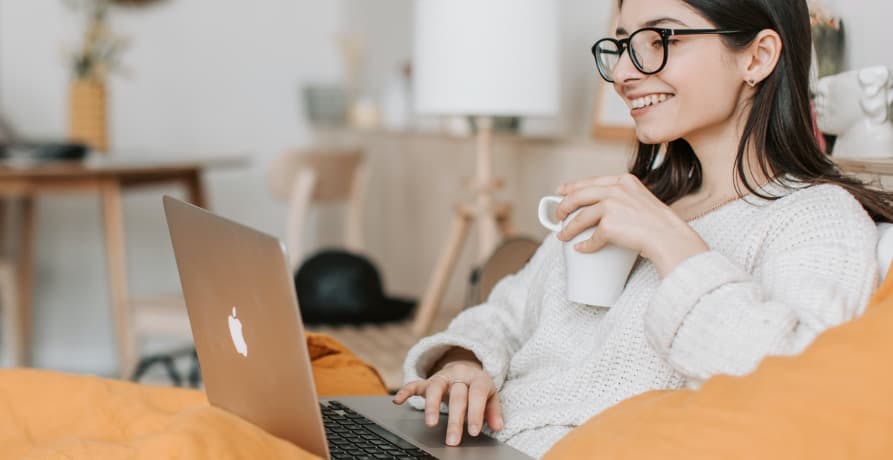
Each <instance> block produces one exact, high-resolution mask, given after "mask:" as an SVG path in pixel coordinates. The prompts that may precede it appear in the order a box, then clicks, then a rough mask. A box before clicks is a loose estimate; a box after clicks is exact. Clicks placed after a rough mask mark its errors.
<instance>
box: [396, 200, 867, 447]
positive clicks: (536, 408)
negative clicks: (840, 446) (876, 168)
mask: <svg viewBox="0 0 893 460" xmlns="http://www.w3.org/2000/svg"><path fill="white" fill-rule="evenodd" d="M763 192H764V194H766V192H769V194H772V195H775V196H783V197H782V198H780V199H779V200H776V201H770V200H763V199H760V198H758V197H755V196H752V195H750V196H747V197H745V198H742V199H739V200H737V201H733V202H732V203H730V204H727V205H725V206H723V207H721V208H719V209H717V210H715V211H713V212H711V213H709V214H707V215H705V216H702V217H701V218H698V219H695V220H693V221H692V222H690V225H691V226H692V228H693V229H694V230H695V231H696V232H698V234H699V235H700V236H701V237H702V238H703V239H704V241H705V242H706V243H707V245H708V246H709V247H710V248H711V250H710V251H709V252H706V253H701V254H698V255H695V256H693V257H691V258H689V259H687V260H685V261H684V262H682V263H681V264H680V265H679V266H677V267H676V268H675V269H674V270H673V271H672V272H670V273H669V274H668V275H667V276H666V277H665V278H664V279H661V278H660V277H659V276H658V274H657V271H656V270H655V267H654V265H653V264H652V263H651V262H650V261H648V260H646V259H642V258H639V260H638V261H637V262H636V265H635V267H634V268H633V271H632V273H631V274H630V277H629V279H628V280H627V283H626V287H625V288H624V291H623V293H622V294H621V296H620V299H619V300H618V301H617V303H616V305H615V306H614V307H613V308H610V309H606V308H598V307H590V306H586V305H581V304H576V303H573V302H570V301H568V300H567V298H566V296H565V275H564V262H563V255H562V250H561V244H562V243H561V242H560V241H558V239H557V238H556V237H555V235H554V234H553V235H550V236H549V237H548V238H546V240H545V242H544V243H543V245H542V246H541V247H540V249H539V250H538V251H537V253H536V254H535V255H534V257H533V258H532V259H531V261H530V262H529V263H528V264H527V265H526V266H525V267H524V268H523V269H522V270H521V271H520V272H518V273H517V274H515V275H512V276H509V277H507V278H505V279H503V280H502V281H500V282H499V284H497V286H496V287H495V288H494V289H493V292H492V294H491V295H490V297H489V299H488V300H487V302H486V303H484V304H482V305H479V306H476V307H473V308H469V309H467V310H465V311H464V312H463V313H462V314H460V315H459V316H458V317H456V318H455V319H454V320H453V321H452V323H451V324H450V325H449V327H448V328H447V330H445V331H444V332H440V333H438V334H435V335H433V336H430V337H426V338H424V339H422V340H421V341H420V342H419V343H418V344H416V345H415V346H414V347H413V348H412V349H411V350H410V351H409V354H408V356H407V358H406V362H405V364H404V372H405V380H406V381H407V382H409V381H413V380H417V379H420V378H424V377H425V376H427V372H428V371H429V370H430V369H431V367H432V365H433V364H434V363H435V362H436V361H437V360H438V359H439V358H440V357H441V356H442V354H443V353H444V352H445V351H446V350H448V349H449V348H450V347H454V346H458V347H463V348H466V349H468V350H471V351H473V352H474V353H475V355H476V356H477V358H478V359H479V360H480V361H481V362H482V363H483V366H484V369H485V370H486V371H487V372H488V373H489V374H490V375H491V376H492V377H493V379H494V381H495V383H496V386H497V388H498V389H499V393H500V398H501V402H502V407H503V414H504V418H505V427H504V429H503V430H502V431H500V432H498V433H492V432H490V431H487V433H488V434H491V435H492V436H494V437H496V438H497V439H500V440H502V441H506V442H508V444H510V445H512V446H514V447H516V448H518V449H520V450H522V451H524V452H526V453H527V454H529V455H532V456H535V457H540V456H541V455H542V454H544V453H545V452H546V451H547V450H548V449H549V447H551V446H552V445H553V444H554V443H555V442H556V441H557V440H558V439H559V438H561V437H562V436H564V435H565V434H566V433H567V432H569V431H570V430H571V429H573V428H574V427H576V426H578V425H580V424H582V423H584V422H585V421H586V420H588V419H589V418H591V417H592V416H594V415H596V414H598V413H600V412H602V411H603V410H605V409H606V408H608V407H611V406H613V405H614V404H617V403H618V402H620V401H621V400H624V399H627V398H630V397H632V396H635V395H637V394H640V393H643V392H646V391H649V390H655V389H676V388H683V387H686V386H688V387H698V386H699V385H700V384H701V383H702V382H703V381H704V380H706V379H708V378H709V377H711V376H713V375H716V374H734V375H742V374H746V373H748V372H750V371H752V370H753V369H754V368H755V367H756V365H757V364H758V363H759V362H760V360H761V359H763V358H764V357H765V356H767V355H790V354H796V353H798V352H800V351H801V350H803V349H804V348H805V347H806V346H807V345H808V344H809V343H810V342H811V341H812V340H813V339H814V338H815V337H816V335H818V334H819V333H820V332H821V331H823V330H825V329H827V328H829V327H832V326H835V325H838V324H840V323H843V322H845V321H847V320H850V319H853V318H854V317H856V316H858V315H860V314H861V313H862V311H863V309H864V308H865V306H866V304H867V302H868V299H869V297H870V295H871V294H872V292H873V291H874V289H875V287H876V285H877V277H878V273H877V261H876V258H875V246H876V242H877V230H876V226H875V224H874V223H873V222H872V220H871V219H870V218H869V216H868V214H867V213H866V212H865V210H864V209H863V208H862V206H861V205H860V204H859V203H858V202H857V201H856V200H855V198H854V197H853V196H852V195H850V194H849V193H848V192H847V191H846V190H844V189H843V188H841V187H838V186H835V185H819V186H813V187H808V188H801V189H799V190H793V189H788V188H783V187H781V186H779V185H776V184H772V185H768V186H766V187H765V189H764V191H763ZM410 403H411V404H412V405H413V407H416V408H417V409H420V408H422V407H423V403H424V400H423V399H422V398H420V397H414V398H412V399H411V400H410ZM444 408H445V406H444Z"/></svg>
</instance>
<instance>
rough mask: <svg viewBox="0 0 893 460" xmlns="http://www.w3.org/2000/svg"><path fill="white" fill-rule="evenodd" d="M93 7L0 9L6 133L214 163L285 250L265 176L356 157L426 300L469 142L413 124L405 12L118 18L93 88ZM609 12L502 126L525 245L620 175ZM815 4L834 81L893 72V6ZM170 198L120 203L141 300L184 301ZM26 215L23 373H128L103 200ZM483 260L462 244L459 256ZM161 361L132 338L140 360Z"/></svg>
mask: <svg viewBox="0 0 893 460" xmlns="http://www.w3.org/2000/svg"><path fill="white" fill-rule="evenodd" d="M95 3H96V2H90V1H70V2H65V1H62V0H0V117H2V119H3V120H4V122H5V124H6V125H8V126H9V128H10V129H11V130H12V131H13V132H14V133H15V134H16V136H17V137H19V138H22V139H29V140H33V141H36V142H55V141H60V142H61V141H65V140H71V139H72V138H75V137H76V138H77V140H80V141H83V142H84V143H86V144H87V145H89V146H91V147H92V150H95V151H94V152H91V153H90V154H89V155H91V156H92V155H99V156H102V157H104V158H123V159H126V160H127V161H130V159H134V158H135V159H137V161H138V162H146V161H148V162H150V163H151V162H152V161H173V162H177V161H183V160H184V159H188V160H193V159H196V158H198V159H201V161H206V162H207V165H209V166H207V167H204V166H203V167H201V168H199V171H200V173H201V175H202V178H203V182H202V184H203V187H204V193H205V196H206V198H207V204H208V205H209V207H210V208H211V209H213V210H214V211H215V212H218V213H220V214H222V215H224V216H227V217H230V218H233V219H235V220H237V221H239V222H242V223H245V224H247V225H250V226H253V227H255V228H258V229H260V230H262V231H264V232H267V233H270V234H273V235H276V236H279V237H282V238H287V237H288V236H287V235H286V234H285V232H286V228H287V222H288V218H289V212H291V211H290V210H292V209H293V207H291V206H290V205H289V202H288V199H287V196H286V197H285V198H283V197H279V198H277V197H276V196H275V194H274V193H272V192H271V185H270V180H271V179H270V166H271V164H272V162H273V161H274V160H275V159H277V158H280V157H281V156H282V155H283V154H286V153H287V152H300V151H304V150H314V151H317V150H319V149H323V150H325V149H341V148H348V147H350V148H356V149H360V150H362V152H363V154H364V155H365V162H366V165H367V167H368V168H367V169H368V174H369V176H368V181H367V183H366V186H365V188H364V192H363V200H364V202H365V211H364V213H363V216H362V225H361V228H362V233H363V239H364V251H365V253H366V254H367V255H368V257H369V258H370V259H372V260H373V261H375V263H376V265H377V266H378V268H379V270H380V271H381V274H382V277H383V279H384V284H385V288H386V289H387V290H388V291H389V292H392V293H395V294H399V295H403V296H407V297H411V298H420V297H422V296H423V294H424V292H425V289H426V286H427V285H428V283H429V278H430V276H431V273H432V271H433V270H434V266H435V264H436V263H437V260H438V257H440V254H441V251H442V250H443V247H444V243H445V240H446V239H447V237H448V233H449V229H450V222H451V221H452V219H453V215H452V209H453V206H454V204H455V203H456V202H457V201H459V200H461V199H462V198H465V197H468V196H470V195H469V192H468V191H467V190H466V188H465V187H464V186H463V182H462V180H463V178H471V177H474V175H475V167H476V166H475V152H476V144H475V141H474V139H475V138H474V135H475V129H476V128H475V126H474V125H473V123H470V120H469V119H468V117H465V116H442V115H436V116H435V115H423V114H417V113H415V112H414V110H413V107H414V106H413V103H412V90H411V88H412V85H413V76H414V71H415V70H416V69H414V68H413V62H412V57H413V46H414V40H415V37H414V28H413V22H414V7H415V3H414V2H413V1H410V0H330V1H309V0H267V1H263V2H245V1H236V0H158V1H154V2H138V1H131V2H124V4H110V5H107V6H108V9H107V11H105V13H104V16H103V17H102V19H101V22H100V29H101V30H102V31H103V32H101V33H100V35H101V37H102V38H101V39H100V41H102V40H107V42H106V45H102V46H110V47H111V48H105V49H104V51H102V52H103V53H105V54H104V55H103V56H105V57H106V58H108V64H107V65H106V64H103V65H104V67H103V66H100V67H99V68H98V71H99V72H101V73H102V75H101V76H100V77H96V78H94V77H91V76H89V75H86V74H83V73H81V74H79V73H78V72H79V71H83V68H82V67H81V68H79V67H78V65H81V66H83V62H81V63H80V64H78V61H77V58H78V56H79V53H81V54H83V53H82V52H83V49H84V46H85V41H89V39H90V36H89V33H88V32H89V31H90V30H91V27H93V26H95V25H96V23H95V21H94V20H93V19H95V16H92V15H91V14H92V13H91V11H93V10H91V9H90V8H92V6H91V4H95ZM100 3H101V2H100ZM142 3H144V4H142ZM613 7H614V3H613V2H611V1H608V0H587V1H583V0H561V1H560V2H555V3H554V8H555V11H556V15H557V16H556V20H557V27H556V28H555V30H556V31H557V36H556V44H557V54H556V55H555V56H554V58H555V60H554V62H555V63H556V65H557V66H558V69H557V70H558V81H559V83H560V84H559V86H558V87H557V88H556V91H557V94H558V96H557V108H558V109H557V111H556V112H555V113H554V114H552V115H549V116H535V117H534V116H524V114H519V116H517V117H502V118H497V119H495V120H494V121H495V124H494V128H493V129H494V136H493V139H492V161H493V173H494V175H495V176H497V177H500V178H502V179H504V180H505V186H504V188H503V189H502V190H501V191H500V192H499V196H500V197H501V198H502V199H505V200H506V201H507V202H508V203H509V204H510V205H511V207H512V210H513V212H512V217H511V221H512V224H513V226H514V228H515V232H517V233H519V234H525V235H530V236H531V237H534V238H542V237H543V236H544V235H545V234H546V231H545V230H544V229H542V228H541V227H540V225H539V223H538V222H537V220H536V217H535V206H536V203H537V201H538V199H539V197H540V196H542V195H545V194H550V193H552V192H553V190H554V188H555V187H556V186H557V185H558V184H559V183H561V182H562V181H566V180H570V179H574V178H580V177H585V176H592V175H601V174H616V173H619V172H623V171H624V170H625V168H626V164H627V161H628V159H629V156H630V154H631V152H632V137H631V134H630V125H629V122H628V121H627V120H625V119H624V117H623V113H622V110H621V111H620V113H618V111H617V110H615V109H613V107H615V106H614V105H613V104H616V101H615V102H611V101H610V99H609V97H610V93H604V92H603V91H604V90H605V89H607V91H612V90H611V88H609V87H608V88H606V87H604V86H603V85H601V84H600V80H599V79H598V75H597V72H596V69H595V65H594V62H593V60H592V56H591V54H590V52H589V48H590V47H591V45H592V44H593V43H594V42H595V40H597V39H598V38H601V37H603V36H606V35H608V34H609V26H610V21H611V17H612V9H613ZM824 7H825V8H827V9H828V10H830V11H833V14H834V15H836V16H837V17H839V18H840V19H841V20H842V22H843V23H844V24H846V26H847V27H846V29H845V30H846V40H845V42H844V45H843V52H842V55H841V56H840V57H839V60H840V67H839V70H845V69H853V68H860V67H864V66H869V65H886V66H893V54H891V53H889V50H888V43H889V42H890V40H889V32H888V27H889V26H888V22H889V18H891V17H893V3H890V2H889V1H887V0H862V1H859V2H844V1H843V0H834V1H832V0H828V1H826V2H825V4H824ZM102 34H107V35H102ZM93 38H94V39H95V38H96V37H95V36H94V37H93ZM481 72H486V69H481ZM85 75H86V76H85ZM79 80H90V81H100V82H101V87H102V91H103V96H102V97H101V98H99V100H101V101H103V102H102V104H101V105H102V109H103V110H104V120H105V125H104V126H103V127H102V128H101V129H100V134H98V136H99V137H103V135H104V139H102V140H97V138H96V137H95V136H97V134H95V132H93V134H91V131H90V129H86V131H82V134H83V133H84V132H86V134H83V136H84V137H78V136H76V135H74V134H73V133H74V132H75V131H77V130H78V129H82V128H83V126H81V128H78V127H77V126H74V125H76V123H74V122H73V121H72V117H84V116H87V117H89V116H90V115H89V114H87V115H84V113H85V112H84V110H86V112H89V109H82V110H81V113H77V110H75V106H76V105H77V103H76V102H75V101H76V100H77V98H78V97H89V96H77V97H76V96H75V94H74V93H75V92H76V91H78V90H76V89H75V86H76V84H75V83H76V82H78V81H79ZM91 100H92V99H91ZM92 103H95V101H94V102H88V104H92ZM85 123H86V122H85ZM88 124H89V123H88ZM103 133H104V134H103ZM91 136H92V137H91ZM97 142H99V143H100V144H104V145H102V146H101V147H97V145H100V144H97ZM96 151H101V152H99V153H97V152H96ZM891 155H893V152H891ZM221 159H226V160H227V161H218V160H221ZM41 164H43V163H41ZM203 164H204V163H203ZM29 167H35V166H33V165H32V164H29V165H28V166H24V168H29ZM38 167H39V165H38ZM5 168H19V169H20V168H22V166H15V165H13V166H5ZM0 180H2V179H0ZM164 193H170V194H173V195H176V196H181V197H184V196H185V195H184V191H183V188H182V187H179V186H174V185H164V184H161V185H157V186H149V187H140V188H136V189H134V190H128V191H126V193H122V195H121V197H122V198H121V205H120V210H121V213H122V214H121V216H122V222H123V225H124V235H125V236H126V238H125V239H124V249H125V251H124V253H125V254H126V259H124V260H126V263H125V274H124V276H125V279H126V282H127V286H128V295H131V296H133V297H139V296H154V295H158V294H174V295H177V294H178V293H179V290H180V286H179V280H178V276H177V272H176V266H175V263H174V259H173V254H172V250H171V247H170V242H169V238H168V233H167V229H166V225H165V221H164V216H163V212H162V208H161V200H160V196H161V195H162V194H164ZM7 201H8V204H9V206H7V207H6V209H5V210H4V213H5V217H7V219H5V226H6V229H7V232H6V236H8V238H6V248H5V249H6V252H7V253H10V254H15V253H16V251H17V249H19V248H18V246H17V243H16V241H19V238H20V237H21V230H20V229H21V228H22V226H21V225H17V223H18V222H20V219H21V216H20V215H19V213H17V209H18V206H17V203H16V198H9V199H8V200H7ZM33 206H34V225H33V228H34V232H33V235H34V236H33V245H32V246H33V257H32V259H33V267H32V270H31V273H32V277H33V280H32V286H33V288H32V292H33V300H32V305H33V307H32V310H31V311H32V315H33V316H32V324H33V326H32V327H33V330H32V335H31V347H32V348H31V355H30V365H33V366H34V367H39V368H51V369H58V370H63V371H71V372H78V373H93V374H100V375H106V376H114V375H118V374H119V373H120V372H121V369H120V363H119V361H118V354H117V344H116V338H115V332H114V331H115V323H114V319H113V315H112V311H113V306H112V300H111V298H110V295H109V277H108V275H107V273H108V270H107V258H106V249H105V236H106V235H107V233H105V232H104V230H103V223H102V222H103V207H102V203H101V202H100V200H98V199H97V195H96V194H94V193H77V192H68V191H61V192H55V193H53V192H52V191H51V192H48V193H41V194H40V195H39V196H37V197H36V198H35V199H34V201H33ZM106 212H107V211H106ZM341 214H342V213H341V212H340V210H339V209H329V208H327V207H313V209H311V210H310V211H309V212H308V213H307V214H306V216H305V219H304V220H302V221H301V222H300V223H299V226H300V227H302V228H303V230H304V231H303V232H302V233H301V236H300V239H301V240H302V242H301V246H302V250H303V252H304V253H310V252H312V251H313V250H314V249H317V248H321V247H325V246H328V245H336V244H339V241H340V232H341V231H342V229H343V227H344V223H343V222H344V220H343V219H342V216H341ZM476 244H477V240H476V238H469V241H468V245H467V248H473V247H475V245H476ZM479 259H480V258H479V256H478V251H477V250H465V251H462V252H461V254H460V255H459V256H458V260H457V263H456V268H455V270H454V274H455V276H453V277H452V278H451V280H450V281H449V284H448V285H447V286H446V290H445V294H444V298H443V304H444V305H451V306H456V307H459V306H461V304H462V302H463V296H464V294H465V289H466V286H467V283H468V273H469V272H470V270H471V267H472V266H473V265H475V263H476V262H479ZM10 260H13V261H15V260H17V259H16V258H15V257H14V256H10ZM13 265H15V264H13ZM20 294H21V293H20ZM167 345H168V344H167V342H165V341H164V340H162V339H159V341H157V342H153V341H152V340H144V341H140V342H139V344H138V349H139V351H138V354H139V355H140V356H143V355H146V354H148V353H152V352H153V350H155V349H158V350H161V349H164V347H165V346H167ZM7 364H9V361H8V360H7Z"/></svg>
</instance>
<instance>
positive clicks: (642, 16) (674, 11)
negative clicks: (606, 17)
mask: <svg viewBox="0 0 893 460" xmlns="http://www.w3.org/2000/svg"><path fill="white" fill-rule="evenodd" d="M649 26H651V27H657V26H660V27H699V28H700V27H710V23H709V22H708V21H707V20H706V19H704V18H703V17H702V16H701V15H700V14H698V12H697V10H695V9H694V8H692V7H691V6H689V5H688V4H687V3H685V2H684V1H682V0H623V6H622V7H621V8H620V16H619V17H618V18H617V29H618V30H617V32H618V34H619V33H621V32H625V33H629V32H632V31H634V30H636V29H639V28H641V27H649Z"/></svg>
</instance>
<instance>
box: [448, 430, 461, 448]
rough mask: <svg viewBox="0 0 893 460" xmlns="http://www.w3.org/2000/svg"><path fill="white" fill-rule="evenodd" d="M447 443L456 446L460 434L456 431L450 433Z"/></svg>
mask: <svg viewBox="0 0 893 460" xmlns="http://www.w3.org/2000/svg"><path fill="white" fill-rule="evenodd" d="M446 442H447V444H449V445H451V446H455V445H456V444H459V436H458V435H457V434H456V433H450V434H448V435H447V441H446Z"/></svg>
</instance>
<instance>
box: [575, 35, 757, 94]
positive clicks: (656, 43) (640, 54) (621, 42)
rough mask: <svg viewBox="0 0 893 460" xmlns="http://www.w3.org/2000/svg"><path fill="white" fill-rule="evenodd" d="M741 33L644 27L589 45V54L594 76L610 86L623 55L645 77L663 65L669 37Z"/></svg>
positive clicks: (665, 60)
mask: <svg viewBox="0 0 893 460" xmlns="http://www.w3.org/2000/svg"><path fill="white" fill-rule="evenodd" d="M743 32H744V31H743V30H728V29H661V28H657V27H646V28H644V29H639V30H637V31H635V32H633V33H632V35H630V36H629V37H628V38H622V39H616V38H603V39H601V40H599V41H597V42H595V44H594V45H592V55H593V56H594V57H595V65H596V67H598V73H600V74H601V76H602V78H604V79H605V81H607V82H608V83H614V78H613V75H614V69H616V68H617V63H618V62H620V57H621V56H623V52H624V51H626V50H629V57H630V60H631V61H632V62H633V65H635V66H636V68H637V69H639V72H642V73H643V74H645V75H654V74H656V73H658V72H660V71H661V70H663V68H664V66H666V65H667V54H668V51H667V50H668V49H669V47H668V46H667V45H668V44H669V43H670V37H673V36H677V35H707V34H719V35H730V34H739V33H743Z"/></svg>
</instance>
